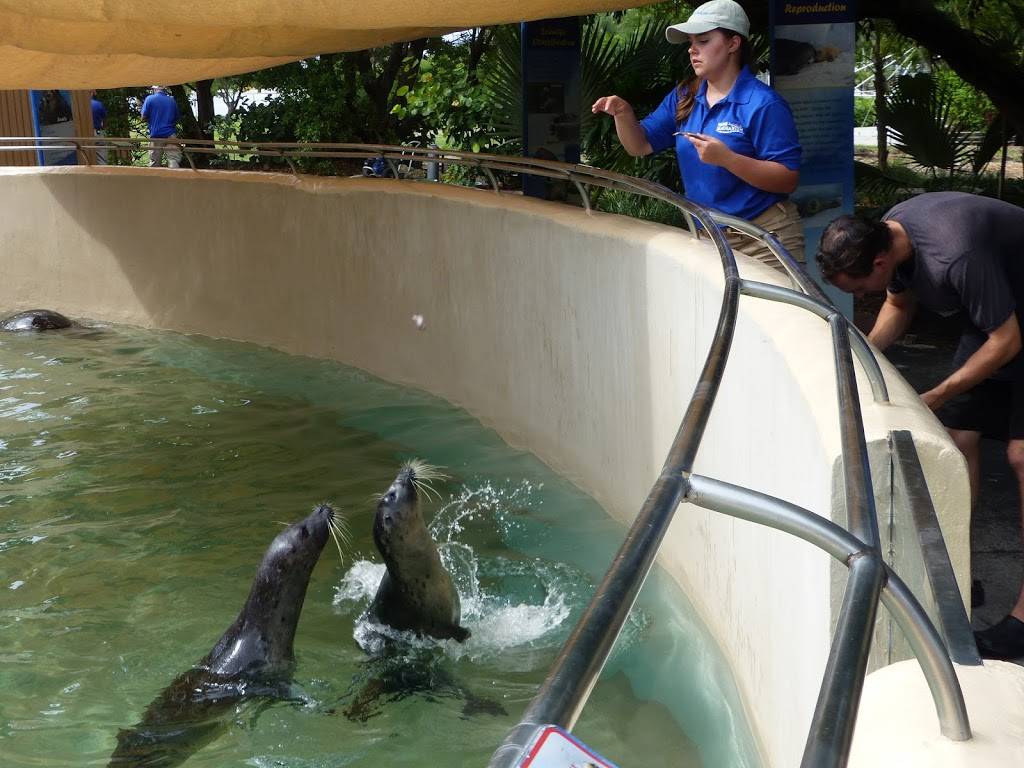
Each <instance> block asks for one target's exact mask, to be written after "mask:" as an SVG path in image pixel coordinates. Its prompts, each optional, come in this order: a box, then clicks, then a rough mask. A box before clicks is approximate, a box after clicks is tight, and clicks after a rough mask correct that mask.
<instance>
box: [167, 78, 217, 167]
mask: <svg viewBox="0 0 1024 768" xmlns="http://www.w3.org/2000/svg"><path fill="white" fill-rule="evenodd" d="M171 95H172V96H174V100H175V101H176V102H178V112H180V113H181V131H180V132H179V133H178V136H180V137H181V138H183V139H201V138H203V133H202V131H200V130H199V121H197V120H196V116H195V115H194V114H193V113H192V103H191V102H190V101H189V98H188V91H186V90H185V86H184V85H172V86H171ZM191 157H192V161H193V162H194V163H195V164H196V165H197V166H199V167H200V168H205V167H207V166H208V165H209V156H208V155H206V154H203V153H194V154H192V155H191Z"/></svg>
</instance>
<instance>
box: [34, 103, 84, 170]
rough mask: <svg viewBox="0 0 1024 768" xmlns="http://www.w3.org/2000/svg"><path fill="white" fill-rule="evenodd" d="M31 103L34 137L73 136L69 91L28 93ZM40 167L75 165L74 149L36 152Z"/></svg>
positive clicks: (74, 132)
mask: <svg viewBox="0 0 1024 768" xmlns="http://www.w3.org/2000/svg"><path fill="white" fill-rule="evenodd" d="M29 95H30V96H31V102H32V123H33V125H34V126H35V130H36V136H75V135H76V131H75V120H74V117H73V116H72V111H71V91H61V90H57V89H52V90H47V91H29ZM38 155H39V164H40V165H76V164H77V163H78V155H77V153H76V151H75V149H74V148H72V149H60V150H50V151H47V152H44V151H43V150H41V149H40V150H39V151H38Z"/></svg>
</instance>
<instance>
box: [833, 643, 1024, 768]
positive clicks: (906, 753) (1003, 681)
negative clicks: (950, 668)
mask: <svg viewBox="0 0 1024 768" xmlns="http://www.w3.org/2000/svg"><path fill="white" fill-rule="evenodd" d="M956 673H957V677H958V678H959V679H960V687H961V688H962V690H963V692H964V700H965V701H966V703H967V710H968V712H970V715H971V727H972V729H973V731H974V738H973V739H971V740H970V741H949V740H948V739H944V738H942V737H941V736H939V723H938V720H937V719H936V717H935V709H934V708H933V707H932V706H931V694H929V692H928V685H927V683H926V682H925V679H924V676H923V675H922V674H921V669H920V667H919V666H918V665H917V663H916V662H914V661H902V662H899V663H897V664H892V665H891V666H888V667H886V668H885V669H880V670H878V671H877V672H873V673H872V674H870V675H868V678H867V680H865V681H864V693H863V697H862V699H861V708H860V717H859V718H858V720H857V731H856V733H855V734H854V737H853V749H852V750H851V752H850V763H849V764H850V768H867V767H868V766H871V768H874V767H875V766H879V765H898V766H901V768H918V767H919V766H920V768H925V767H926V766H927V768H1006V766H1010V765H1024V739H1022V735H1024V708H1022V707H1021V702H1022V701H1024V668H1021V667H1019V666H1017V665H1016V664H1010V663H1008V662H1004V661H986V662H985V664H984V665H983V666H978V667H959V666H958V667H957V668H956Z"/></svg>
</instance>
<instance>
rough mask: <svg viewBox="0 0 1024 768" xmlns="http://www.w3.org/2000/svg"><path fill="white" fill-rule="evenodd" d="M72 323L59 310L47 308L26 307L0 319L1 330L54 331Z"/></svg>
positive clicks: (67, 326)
mask: <svg viewBox="0 0 1024 768" xmlns="http://www.w3.org/2000/svg"><path fill="white" fill-rule="evenodd" d="M72 325H73V323H72V322H71V321H70V320H68V319H67V318H66V317H64V315H62V314H60V312H53V311H51V310H49V309H28V310H26V311H24V312H19V313H18V314H16V315H11V316H10V317H5V318H4V319H3V320H0V330H3V331H55V330H59V329H60V328H70V327H71V326H72Z"/></svg>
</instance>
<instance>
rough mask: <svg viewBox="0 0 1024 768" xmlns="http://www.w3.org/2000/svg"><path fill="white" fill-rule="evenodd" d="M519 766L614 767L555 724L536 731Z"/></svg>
mask: <svg viewBox="0 0 1024 768" xmlns="http://www.w3.org/2000/svg"><path fill="white" fill-rule="evenodd" d="M518 766H519V768H615V765H613V764H612V763H609V762H608V761H607V760H605V759H604V758H603V757H601V756H600V755H598V754H597V753H596V752H594V751H593V750H591V749H590V748H589V747H587V746H586V745H585V744H583V742H581V741H579V740H578V739H576V738H574V737H573V736H572V735H570V734H569V733H568V732H567V731H565V730H563V729H562V728H559V727H558V726H557V725H546V726H544V727H542V728H540V729H538V731H537V735H536V736H535V738H534V740H533V743H532V744H531V745H530V747H529V748H528V749H527V750H526V756H525V758H523V759H521V760H520V762H519V764H518Z"/></svg>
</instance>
